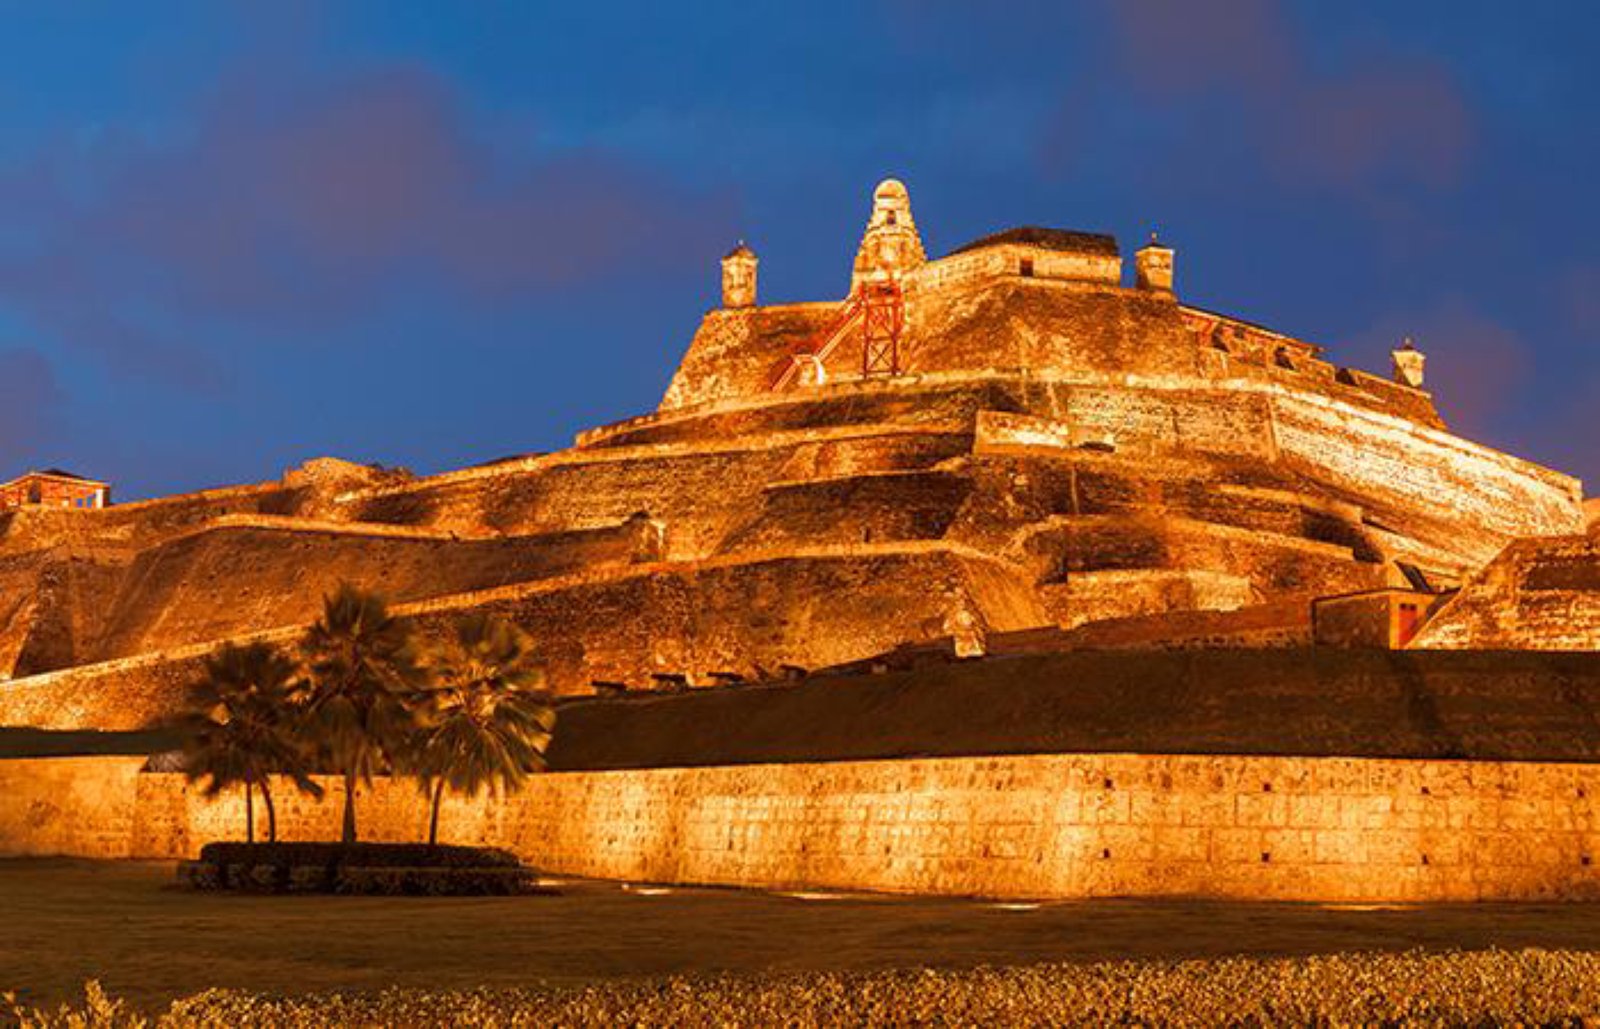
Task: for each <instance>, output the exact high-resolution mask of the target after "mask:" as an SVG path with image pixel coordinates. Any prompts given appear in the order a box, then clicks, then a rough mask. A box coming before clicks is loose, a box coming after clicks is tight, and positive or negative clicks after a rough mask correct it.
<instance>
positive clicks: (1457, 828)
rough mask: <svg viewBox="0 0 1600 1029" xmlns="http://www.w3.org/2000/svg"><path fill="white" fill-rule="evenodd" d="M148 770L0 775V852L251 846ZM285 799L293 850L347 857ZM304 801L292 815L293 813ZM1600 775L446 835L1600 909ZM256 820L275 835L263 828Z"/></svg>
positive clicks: (648, 871) (1125, 768) (544, 797)
mask: <svg viewBox="0 0 1600 1029" xmlns="http://www.w3.org/2000/svg"><path fill="white" fill-rule="evenodd" d="M136 766H137V759H130V758H94V759H76V758H74V759H44V760H14V761H6V762H0V786H3V789H0V850H3V852H5V853H9V854H77V855H84V856H91V857H145V858H177V857H182V856H185V855H192V854H194V853H195V852H197V851H198V849H199V847H200V846H201V845H202V844H203V843H205V842H207V841H208V840H211V839H220V838H237V837H238V836H239V835H241V832H240V822H241V821H242V817H243V813H242V805H243V802H242V800H241V799H240V798H239V797H237V796H228V797H224V798H220V799H218V800H206V799H204V798H202V797H201V796H200V795H199V791H198V790H197V789H196V788H194V787H192V786H189V785H187V784H185V782H184V781H183V779H182V777H181V776H177V775H170V774H152V773H146V774H137V773H136V772H135V771H134V769H135V768H136ZM329 787H330V789H329V795H328V797H327V798H326V799H324V800H323V801H321V802H317V801H312V800H309V799H307V798H304V797H299V796H280V804H279V807H280V812H279V818H280V823H279V824H280V827H281V829H282V832H283V834H284V835H285V836H286V837H287V838H291V839H311V838H331V837H332V836H333V835H335V834H336V832H337V828H338V815H339V807H338V802H339V796H338V787H337V785H336V784H332V783H330V784H329ZM287 793H288V791H287V790H283V791H280V794H287ZM1597 797H1600V766H1594V765H1576V764H1553V763H1551V764H1546V763H1520V762H1462V761H1403V760H1383V759H1347V758H1272V757H1210V756H1162V755H1137V754H1100V755H1032V756H1012V757H980V758H945V759H926V760H899V761H866V762H836V763H828V764H790V765H746V766H739V767H728V766H722V767H708V768H676V769H670V768H669V769H649V770H642V771H609V772H572V773H556V774H549V775H544V776H540V777H538V778H536V779H535V780H534V781H533V782H532V784H531V785H530V786H529V788H528V789H527V790H526V791H525V792H524V793H522V794H520V795H519V796H517V797H515V798H512V799H509V800H495V799H492V798H488V797H484V798H481V799H478V800H459V799H451V800H450V801H447V802H446V805H445V807H444V815H443V824H442V829H441V832H442V837H443V838H444V839H446V840H448V841H450V842H457V843H484V844H492V845H497V846H505V847H510V848H512V849H513V850H515V851H516V852H517V853H519V854H520V855H522V857H523V858H524V859H525V860H527V861H528V862H529V863H531V864H533V865H535V866H537V867H539V868H540V869H542V870H544V871H546V872H549V873H552V874H557V875H573V876H593V877H598V878H608V879H621V880H630V881H643V882H663V883H687V884H708V885H723V886H743V887H758V888H768V889H839V890H879V891H891V892H918V893H933V894H947V895H971V896H988V897H1012V898H1028V897H1043V898H1073V897H1106V896H1198V897H1216V898H1239V899H1250V900H1297V901H1352V902H1378V901H1386V902H1393V901H1408V902H1409V901H1466V900H1556V899H1559V900H1579V899H1597V898H1600V870H1597V869H1600V866H1597V865H1596V864H1595V863H1594V859H1595V857H1596V856H1597V855H1600V811H1597V806H1596V798H1597ZM360 810H361V816H362V826H363V833H364V835H365V836H366V837H367V838H370V839H385V840H415V839H417V838H419V837H420V835H421V834H422V832H423V831H424V826H425V823H426V814H427V812H426V805H425V802H424V800H423V798H422V797H421V796H420V795H419V794H418V793H417V791H416V789H415V788H414V787H413V786H412V785H411V784H409V783H401V782H381V783H379V784H377V785H376V786H375V787H374V788H373V789H372V790H371V791H369V792H368V793H367V795H365V796H364V797H363V798H362V804H361V809H360ZM258 817H264V816H263V815H261V813H260V812H259V809H258Z"/></svg>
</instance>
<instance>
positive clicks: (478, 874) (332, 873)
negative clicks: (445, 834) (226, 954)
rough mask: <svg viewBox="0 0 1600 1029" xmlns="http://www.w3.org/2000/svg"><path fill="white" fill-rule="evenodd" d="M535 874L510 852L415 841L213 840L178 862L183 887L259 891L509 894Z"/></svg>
mask: <svg viewBox="0 0 1600 1029" xmlns="http://www.w3.org/2000/svg"><path fill="white" fill-rule="evenodd" d="M527 878H528V875H527V870H526V869H524V868H523V867H522V863H521V862H519V861H518V860H517V857H516V855H515V854H512V853H511V852H509V851H505V850H496V849H493V848H489V847H426V846H421V845H419V844H413V843H355V844H344V843H208V844H206V846H205V847H203V848H201V850H200V860H199V861H184V862H182V863H180V864H179V865H178V882H179V884H180V885H183V886H188V887H190V888H192V889H197V890H219V889H229V890H240V891H248V892H254V893H285V892H287V893H366V894H381V895H388V896H465V895H483V894H508V893H517V892H519V891H520V890H521V889H522V888H523V886H524V885H525V883H526V882H527Z"/></svg>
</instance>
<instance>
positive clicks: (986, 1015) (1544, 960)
mask: <svg viewBox="0 0 1600 1029" xmlns="http://www.w3.org/2000/svg"><path fill="white" fill-rule="evenodd" d="M13 1017H16V1018H19V1019H20V1021H21V1024H22V1025H23V1026H41V1027H42V1026H51V1027H54V1026H69V1025H71V1026H84V1025H88V1026H95V1027H104V1029H112V1027H122V1026H143V1025H154V1026H162V1027H184V1026H207V1027H209V1026H262V1027H278V1026H282V1027H295V1029H309V1027H314V1026H380V1025H381V1026H473V1027H479V1026H482V1027H487V1026H529V1027H532V1026H548V1025H577V1026H591V1025H592V1026H612V1025H638V1026H699V1025H716V1026H736V1025H748V1026H769V1025H799V1026H809V1025H834V1024H900V1025H910V1024H917V1025H996V1024H1005V1025H1043V1024H1048V1025H1103V1024H1106V1023H1108V1022H1122V1023H1130V1022H1131V1023H1137V1024H1160V1025H1174V1026H1187V1025H1197V1026H1198V1025H1216V1024H1221V1023H1232V1024H1241V1023H1242V1024H1246V1025H1306V1024H1319V1025H1326V1024H1330V1023H1331V1024H1337V1025H1351V1024H1374V1023H1380V1024H1386V1025H1462V1024H1469V1025H1506V1024H1516V1023H1520V1024H1524V1025H1528V1024H1534V1025H1551V1024H1558V1025H1559V1024H1581V1023H1587V1024H1593V1021H1594V1020H1595V1019H1596V1018H1600V953H1587V952H1574V951H1546V950H1521V951H1478V952H1453V953H1445V954H1424V953H1420V952H1412V953H1404V954H1344V955H1334V956H1326V957H1309V958H1278V959H1257V958H1224V959H1220V960H1210V961H1184V962H1176V963H1163V962H1131V961H1129V962H1110V963H1102V964H1093V965H1061V964H1057V965H1037V966H1033V967H1029V968H1013V969H975V970H968V971H908V972H876V973H863V974H841V973H824V974H813V975H800V976H768V977H734V976H724V977H717V978H696V979H683V978H676V979H660V980H650V981H645V982H622V983H610V984H605V985H596V986H588V987H569V988H550V989H527V990H505V991H495V990H481V991H473V992H444V993H431V992H426V991H417V990H391V991H387V992H384V993H380V994H375V995H365V996H360V995H350V996H346V995H340V994H332V995H327V996H312V997H302V998H293V999H276V998H265V997H257V996H252V995H250V994H246V993H240V992H236V991H227V990H211V991H208V992H206V993H202V994H199V995H197V996H194V997H190V998H188V999H185V1000H180V1001H177V1002H175V1003H174V1004H173V1005H172V1007H171V1008H170V1009H169V1010H168V1012H167V1013H166V1014H165V1015H162V1016H160V1017H159V1018H158V1019H156V1020H154V1021H145V1020H143V1019H142V1017H141V1016H138V1015H136V1014H134V1013H133V1012H132V1011H131V1009H129V1008H127V1007H125V1006H124V1005H122V1004H121V1003H120V1002H118V1001H115V1000H112V999H108V998H106V997H104V995H102V994H101V993H100V992H99V988H98V987H97V986H96V985H94V984H90V987H89V994H88V999H87V1002H86V1003H84V1004H79V1005H75V1006H72V1007H66V1008H62V1009H59V1010H58V1011H55V1012H38V1011H16V1012H14V1014H13ZM74 1019H77V1021H74Z"/></svg>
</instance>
